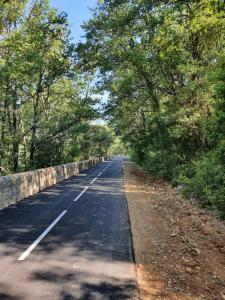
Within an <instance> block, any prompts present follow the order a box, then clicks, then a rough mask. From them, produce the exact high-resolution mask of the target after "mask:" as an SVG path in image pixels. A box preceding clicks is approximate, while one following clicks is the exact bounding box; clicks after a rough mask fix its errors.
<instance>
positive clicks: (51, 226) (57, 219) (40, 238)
mask: <svg viewBox="0 0 225 300" xmlns="http://www.w3.org/2000/svg"><path fill="white" fill-rule="evenodd" d="M66 212H67V210H64V211H63V212H62V213H61V214H60V215H59V216H58V217H57V218H56V219H55V221H53V222H52V223H51V224H50V225H49V226H48V228H46V229H45V231H44V232H43V233H42V234H41V235H40V236H39V237H38V238H37V239H36V240H35V241H34V242H33V244H31V245H30V247H29V248H28V249H27V250H26V251H25V252H24V253H23V254H21V255H20V257H19V258H18V260H24V259H25V258H26V257H27V256H28V255H29V254H30V253H31V251H32V250H33V249H34V248H35V247H36V246H37V245H38V244H39V243H40V241H41V240H43V238H44V237H45V236H46V235H47V234H48V233H49V231H50V230H51V229H52V228H53V227H54V226H55V224H56V223H58V222H59V220H60V219H61V218H62V217H63V216H64V215H65V213H66Z"/></svg>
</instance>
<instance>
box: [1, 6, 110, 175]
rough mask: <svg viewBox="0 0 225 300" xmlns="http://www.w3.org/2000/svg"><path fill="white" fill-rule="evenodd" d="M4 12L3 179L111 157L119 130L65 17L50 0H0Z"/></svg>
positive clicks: (2, 13) (2, 42)
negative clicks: (109, 119) (82, 63)
mask: <svg viewBox="0 0 225 300" xmlns="http://www.w3.org/2000/svg"><path fill="white" fill-rule="evenodd" d="M0 12H1V16H0V174H1V175H6V174H10V173H15V172H19V171H26V170H30V169H35V168H40V167H46V166H52V165H56V164H61V163H66V162H71V161H74V160H76V159H83V158H84V159H86V158H89V157H93V156H102V155H106V154H107V152H108V150H109V147H110V146H111V145H112V143H113V139H114V138H115V137H114V133H113V131H112V130H111V129H110V128H108V127H107V126H106V125H104V124H103V125H100V124H99V123H98V121H97V119H98V118H100V117H101V114H100V113H99V107H100V105H98V101H97V97H96V96H95V93H94V91H93V84H92V82H93V76H92V75H91V74H89V73H85V74H82V72H81V68H80V67H79V66H78V64H77V61H76V47H75V45H74V44H73V42H72V39H71V37H70V31H69V25H68V21H67V15H66V14H65V13H64V12H60V11H57V10H56V9H54V8H51V7H50V5H49V1H47V0H36V1H27V0H19V1H15V0H9V1H3V0H0Z"/></svg>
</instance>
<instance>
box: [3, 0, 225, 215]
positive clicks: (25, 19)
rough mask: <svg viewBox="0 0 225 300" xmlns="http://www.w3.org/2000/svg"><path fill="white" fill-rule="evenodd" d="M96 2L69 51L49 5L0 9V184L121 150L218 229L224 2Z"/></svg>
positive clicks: (224, 210)
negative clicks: (207, 212)
mask: <svg viewBox="0 0 225 300" xmlns="http://www.w3.org/2000/svg"><path fill="white" fill-rule="evenodd" d="M97 2H98V3H96V7H95V8H93V9H92V17H91V18H90V19H89V20H88V21H87V22H86V23H84V25H83V29H84V30H85V37H84V39H83V40H82V42H80V43H78V44H76V45H75V44H73V42H72V40H71V37H70V31H69V26H68V20H67V15H66V14H65V13H63V12H60V11H57V10H56V9H54V8H51V7H50V5H49V1H47V0H33V1H28V0H19V1H14V0H9V1H3V0H0V10H1V18H0V34H1V38H0V70H1V72H0V101H1V105H0V172H1V175H4V174H9V173H11V172H18V171H25V170H30V169H34V168H39V167H46V166H50V165H55V164H60V163H65V162H70V161H73V160H75V159H83V158H88V157H91V156H96V155H106V154H109V153H118V152H120V153H125V152H126V149H129V152H130V156H131V158H132V159H133V160H135V161H136V162H138V163H139V164H140V165H141V166H142V167H144V168H145V169H146V170H147V171H149V172H150V173H151V174H153V175H156V176H158V177H162V178H165V179H166V180H170V181H171V182H172V184H173V185H175V186H178V185H179V186H180V187H181V188H182V190H184V192H185V194H186V195H188V196H189V197H192V198H195V199H197V200H198V201H199V203H200V204H201V205H202V206H204V207H209V208H211V209H213V210H217V211H219V213H220V215H221V216H223V217H225V171H224V170H225V36H224V35H225V2H224V0H217V1H215V0H169V1H164V0H160V1H159V0H157V1H155V0H101V1H97ZM104 94H106V95H109V96H108V101H107V102H106V103H105V104H104V117H105V118H106V119H107V123H106V124H107V125H105V124H103V125H100V124H101V123H98V122H97V121H96V120H98V119H99V118H102V108H101V100H99V99H100V98H101V97H99V96H96V95H104ZM100 111H101V112H100Z"/></svg>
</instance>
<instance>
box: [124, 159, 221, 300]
mask: <svg viewBox="0 0 225 300" xmlns="http://www.w3.org/2000/svg"><path fill="white" fill-rule="evenodd" d="M124 182H125V191H126V197H127V202H128V208H129V214H130V220H131V228H132V235H133V244H134V252H135V259H136V264H137V275H138V281H139V288H140V295H141V299H142V300H146V299H148V300H154V299H168V300H175V299H176V300H177V299H180V300H190V299H191V300H196V299H215V300H220V299H221V300H224V299H225V224H224V222H221V221H219V220H218V219H216V217H215V216H214V215H212V214H210V213H209V212H207V211H205V210H203V209H200V208H198V207H197V206H196V205H195V204H194V203H191V202H189V201H187V200H185V199H183V198H182V196H181V195H180V194H179V193H178V192H177V191H176V190H175V189H174V188H172V187H171V186H170V185H169V184H168V183H167V182H165V181H162V180H159V179H156V178H154V177H151V176H149V175H148V174H146V173H145V172H144V171H143V170H142V169H141V168H139V167H137V166H136V165H135V164H134V163H131V162H125V163H124Z"/></svg>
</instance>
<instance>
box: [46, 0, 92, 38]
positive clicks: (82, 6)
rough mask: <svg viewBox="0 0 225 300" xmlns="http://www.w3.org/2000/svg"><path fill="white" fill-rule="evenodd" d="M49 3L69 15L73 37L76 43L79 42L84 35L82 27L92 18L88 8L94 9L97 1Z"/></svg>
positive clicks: (58, 1) (51, 1)
mask: <svg viewBox="0 0 225 300" xmlns="http://www.w3.org/2000/svg"><path fill="white" fill-rule="evenodd" d="M49 2H50V5H51V6H53V7H55V8H58V9H59V11H65V12H66V13H67V14H68V21H69V24H70V30H71V35H72V37H73V38H74V42H78V41H79V40H80V39H81V36H82V35H83V30H82V28H81V27H80V26H81V25H82V23H83V21H85V20H88V19H89V18H90V17H91V13H90V11H89V9H88V7H91V8H92V7H94V6H95V5H96V3H97V0H50V1H49Z"/></svg>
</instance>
